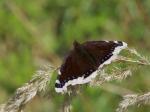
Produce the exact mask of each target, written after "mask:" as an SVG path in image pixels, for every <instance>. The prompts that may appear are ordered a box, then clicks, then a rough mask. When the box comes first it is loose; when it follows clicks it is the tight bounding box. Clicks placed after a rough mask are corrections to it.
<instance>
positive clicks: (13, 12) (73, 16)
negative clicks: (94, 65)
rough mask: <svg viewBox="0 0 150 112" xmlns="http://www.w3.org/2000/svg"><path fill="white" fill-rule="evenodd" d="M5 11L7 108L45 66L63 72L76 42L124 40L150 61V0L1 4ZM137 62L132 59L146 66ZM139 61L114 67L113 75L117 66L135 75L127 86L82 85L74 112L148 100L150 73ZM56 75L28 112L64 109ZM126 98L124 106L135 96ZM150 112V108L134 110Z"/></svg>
mask: <svg viewBox="0 0 150 112" xmlns="http://www.w3.org/2000/svg"><path fill="white" fill-rule="evenodd" d="M0 9H1V10H0V96H1V97H0V103H5V102H6V100H7V99H8V98H10V96H12V95H13V94H14V93H15V91H16V89H17V88H19V87H21V86H22V85H23V84H24V83H26V82H28V81H29V80H30V79H31V78H32V75H33V74H34V73H35V71H36V70H38V69H39V67H40V66H43V65H47V64H49V65H53V66H54V67H55V68H57V67H59V66H60V65H61V63H62V60H63V58H64V57H65V55H66V54H67V52H68V51H69V49H70V48H71V46H72V42H73V41H74V40H77V41H79V42H84V41H87V40H122V41H125V42H127V43H128V45H129V47H134V48H136V49H137V51H138V52H140V54H143V55H145V56H147V57H150V54H149V49H150V44H149V43H150V31H149V30H150V1H149V0H132V1H131V0H126V1H124V0H32V1H31V0H25V1H23V0H0ZM123 54H124V55H125V56H130V54H126V53H123ZM137 57H138V56H137ZM137 57H134V56H133V57H132V59H133V60H134V61H135V60H136V61H139V62H143V60H142V61H141V60H140V59H141V58H137ZM123 59H124V58H123ZM133 60H128V61H133ZM126 61H127V60H126ZM139 62H137V63H131V62H125V64H124V63H122V62H119V63H114V64H111V65H109V66H108V67H107V68H106V70H107V71H108V73H110V72H113V71H111V70H112V69H113V70H114V67H118V68H119V69H118V70H120V69H121V70H124V69H126V68H127V70H130V69H132V68H134V70H132V76H131V77H126V78H123V79H124V80H122V81H116V80H117V79H115V80H111V81H109V83H106V84H103V85H98V86H96V87H91V86H87V87H84V86H82V87H83V89H82V90H81V93H80V94H79V95H77V96H76V97H74V98H72V101H71V106H72V109H73V112H78V111H80V112H93V111H94V112H114V111H115V110H116V109H117V108H118V105H119V103H120V101H121V100H122V95H123V94H129V93H131V94H134V97H133V98H134V99H137V101H139V102H140V101H141V100H140V98H143V96H142V95H143V94H145V93H147V92H148V91H150V90H149V87H150V76H149V72H150V70H149V66H141V65H139ZM146 64H147V63H146ZM139 67H140V68H139ZM115 70H117V69H115ZM56 75H57V74H56V73H54V74H53V77H52V78H51V80H52V81H50V84H49V86H48V87H49V89H48V90H46V92H45V94H44V96H43V95H42V96H41V95H37V96H36V97H35V98H34V99H33V100H32V101H31V102H30V104H29V105H26V106H25V110H24V111H25V112H49V111H52V112H55V111H60V110H63V109H62V108H63V107H64V103H66V101H65V100H66V98H65V96H63V95H61V94H57V93H55V91H54V89H53V86H54V80H55V77H56ZM101 78H102V77H101ZM37 91H38V90H37ZM146 95H147V96H148V95H149V93H147V94H146ZM137 96H140V97H137ZM126 98H127V99H126V100H124V101H127V100H128V101H129V100H130V98H131V97H126ZM147 98H149V97H147ZM64 99H65V100H64ZM122 102H123V101H122ZM121 104H123V103H120V105H121ZM133 104H135V103H133ZM129 105H130V104H129ZM131 105H132V104H131ZM118 110H119V109H118ZM149 110H150V107H149V105H142V106H140V107H137V106H132V107H131V108H129V109H128V111H129V112H149Z"/></svg>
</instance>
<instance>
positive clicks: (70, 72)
mask: <svg viewBox="0 0 150 112" xmlns="http://www.w3.org/2000/svg"><path fill="white" fill-rule="evenodd" d="M80 46H81V47H82V48H83V49H84V51H85V52H84V53H80V50H77V49H78V48H77V49H73V50H72V51H70V53H69V55H68V56H67V57H66V59H65V61H64V63H63V64H62V66H61V68H60V73H59V75H58V78H57V80H56V84H55V90H56V92H63V91H67V86H69V85H76V84H84V83H87V82H89V81H91V79H92V78H94V77H95V76H96V73H95V71H96V70H97V69H98V67H103V65H105V64H109V63H111V61H113V60H114V59H115V57H116V56H117V54H118V53H119V52H120V51H121V50H122V49H124V48H125V47H126V46H127V44H126V43H124V42H120V41H88V42H85V43H83V44H81V45H80ZM81 51H82V50H81ZM82 54H83V55H82Z"/></svg>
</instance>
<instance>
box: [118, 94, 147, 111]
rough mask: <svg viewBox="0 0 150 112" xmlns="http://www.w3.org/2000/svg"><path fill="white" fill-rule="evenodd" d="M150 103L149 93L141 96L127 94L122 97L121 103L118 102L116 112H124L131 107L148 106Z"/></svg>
mask: <svg viewBox="0 0 150 112" xmlns="http://www.w3.org/2000/svg"><path fill="white" fill-rule="evenodd" d="M149 102H150V92H148V93H145V94H143V95H138V94H129V95H125V96H124V97H123V101H121V102H120V104H119V107H118V108H117V110H116V112H125V111H126V110H127V108H128V107H130V106H133V105H138V106H140V105H142V104H148V103H149Z"/></svg>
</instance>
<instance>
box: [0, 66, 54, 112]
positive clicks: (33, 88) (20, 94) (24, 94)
mask: <svg viewBox="0 0 150 112" xmlns="http://www.w3.org/2000/svg"><path fill="white" fill-rule="evenodd" d="M53 70H54V69H53V68H52V67H50V66H45V68H44V69H41V70H38V71H37V72H36V73H35V75H34V76H33V78H32V79H31V80H30V81H29V82H28V83H26V84H25V85H23V86H22V87H20V88H18V89H17V90H16V93H15V94H14V95H13V97H12V98H10V99H9V100H8V102H7V103H6V104H3V105H1V106H0V112H21V111H23V107H24V106H25V105H26V104H27V103H28V102H29V101H30V100H32V99H33V98H34V97H35V96H36V95H37V94H38V93H40V92H42V91H44V90H45V89H46V87H47V85H48V83H49V81H50V77H51V75H50V74H51V73H52V71H53Z"/></svg>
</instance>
